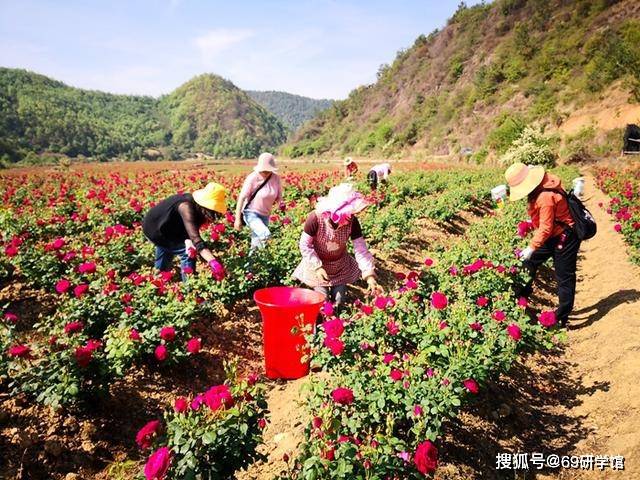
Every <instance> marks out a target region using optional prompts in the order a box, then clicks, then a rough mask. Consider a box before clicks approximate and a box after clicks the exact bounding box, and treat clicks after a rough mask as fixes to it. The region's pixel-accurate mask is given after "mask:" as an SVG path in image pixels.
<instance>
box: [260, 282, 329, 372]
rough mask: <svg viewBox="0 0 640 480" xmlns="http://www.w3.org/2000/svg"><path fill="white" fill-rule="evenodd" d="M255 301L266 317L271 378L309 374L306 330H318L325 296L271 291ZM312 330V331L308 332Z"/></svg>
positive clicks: (298, 290) (262, 292)
mask: <svg viewBox="0 0 640 480" xmlns="http://www.w3.org/2000/svg"><path fill="white" fill-rule="evenodd" d="M253 299H254V300H255V302H256V303H257V304H258V307H259V308H260V314H261V315H262V332H263V339H264V365H265V370H266V375H267V377H269V378H286V379H294V378H300V377H304V376H305V375H307V374H308V373H309V361H308V359H307V361H305V362H303V357H304V356H305V355H306V354H308V348H307V343H306V340H305V338H304V330H305V329H304V328H303V327H304V326H310V327H312V328H313V327H314V326H315V323H316V318H317V317H318V312H320V306H321V305H322V303H323V302H324V300H325V297H324V295H322V294H321V293H318V292H314V291H313V290H308V289H306V288H294V287H270V288H263V289H261V290H257V291H256V292H255V293H254V294H253ZM306 330H308V329H306Z"/></svg>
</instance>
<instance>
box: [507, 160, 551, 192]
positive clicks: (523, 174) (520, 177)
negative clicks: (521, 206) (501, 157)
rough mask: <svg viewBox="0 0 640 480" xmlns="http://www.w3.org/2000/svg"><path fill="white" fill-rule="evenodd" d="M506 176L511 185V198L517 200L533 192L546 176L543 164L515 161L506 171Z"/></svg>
mask: <svg viewBox="0 0 640 480" xmlns="http://www.w3.org/2000/svg"><path fill="white" fill-rule="evenodd" d="M504 178H506V180H507V184H508V185H509V200H511V201H515V200H520V199H521V198H524V197H526V196H527V195H529V194H530V193H531V192H533V191H534V190H535V189H536V187H537V186H538V185H540V183H542V179H543V178H544V167H543V166H542V165H525V164H524V163H520V162H518V163H514V164H513V165H511V166H510V167H509V168H507V171H506V172H504Z"/></svg>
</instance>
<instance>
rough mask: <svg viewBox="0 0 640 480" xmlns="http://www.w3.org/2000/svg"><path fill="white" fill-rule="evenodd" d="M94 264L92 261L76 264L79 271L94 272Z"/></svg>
mask: <svg viewBox="0 0 640 480" xmlns="http://www.w3.org/2000/svg"><path fill="white" fill-rule="evenodd" d="M95 271H96V264H95V263H94V262H85V263H81V264H80V265H78V272H79V273H95Z"/></svg>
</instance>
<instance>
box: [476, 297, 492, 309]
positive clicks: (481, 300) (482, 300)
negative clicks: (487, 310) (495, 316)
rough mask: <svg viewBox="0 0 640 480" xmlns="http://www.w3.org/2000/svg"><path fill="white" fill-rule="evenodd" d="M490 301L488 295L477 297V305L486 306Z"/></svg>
mask: <svg viewBox="0 0 640 480" xmlns="http://www.w3.org/2000/svg"><path fill="white" fill-rule="evenodd" d="M488 303H489V299H488V298H487V297H478V298H476V305H477V306H479V307H486V306H487V304H488Z"/></svg>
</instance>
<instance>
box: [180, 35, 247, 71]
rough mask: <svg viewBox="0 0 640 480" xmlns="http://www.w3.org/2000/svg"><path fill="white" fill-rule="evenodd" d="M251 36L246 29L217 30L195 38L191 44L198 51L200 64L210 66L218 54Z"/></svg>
mask: <svg viewBox="0 0 640 480" xmlns="http://www.w3.org/2000/svg"><path fill="white" fill-rule="evenodd" d="M253 35H254V32H253V31H252V30H248V29H229V28H218V29H215V30H209V31H208V32H207V33H205V34H203V35H200V36H199V37H196V38H195V39H194V40H193V43H194V45H195V46H196V47H197V48H198V50H199V51H200V55H201V56H202V62H203V63H204V64H205V65H210V64H211V63H212V61H213V60H214V58H215V57H216V56H217V55H218V54H220V53H221V52H224V51H225V50H228V49H229V48H230V47H232V46H233V45H236V44H238V43H241V42H243V41H244V40H246V39H248V38H250V37H252V36H253Z"/></svg>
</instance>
